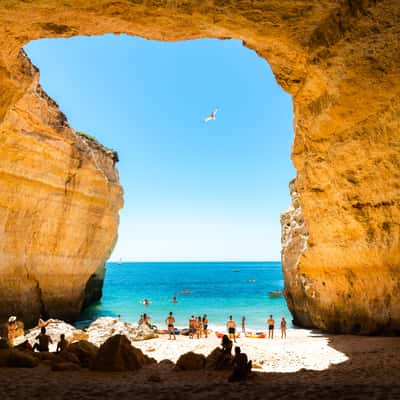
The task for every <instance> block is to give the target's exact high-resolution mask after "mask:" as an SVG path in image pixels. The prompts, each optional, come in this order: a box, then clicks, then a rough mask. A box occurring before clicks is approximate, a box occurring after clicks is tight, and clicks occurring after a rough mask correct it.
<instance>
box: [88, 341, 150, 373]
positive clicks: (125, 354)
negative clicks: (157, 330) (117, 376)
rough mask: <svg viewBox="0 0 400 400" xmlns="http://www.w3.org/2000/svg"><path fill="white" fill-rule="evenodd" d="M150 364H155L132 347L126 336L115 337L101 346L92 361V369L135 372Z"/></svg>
mask: <svg viewBox="0 0 400 400" xmlns="http://www.w3.org/2000/svg"><path fill="white" fill-rule="evenodd" d="M151 363H155V360H154V359H152V358H149V357H147V356H146V355H144V354H143V353H142V351H141V350H139V349H137V348H135V347H133V346H132V345H131V342H130V341H129V339H128V338H127V337H126V336H124V335H115V336H112V337H110V338H109V339H108V340H107V341H106V342H105V343H104V344H102V345H101V347H100V349H99V351H98V353H97V356H96V358H95V359H94V361H93V365H92V369H94V370H96V371H136V370H138V369H140V368H142V367H143V366H144V365H147V364H151Z"/></svg>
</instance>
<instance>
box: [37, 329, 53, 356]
mask: <svg viewBox="0 0 400 400" xmlns="http://www.w3.org/2000/svg"><path fill="white" fill-rule="evenodd" d="M36 340H39V343H35V344H34V345H33V349H32V350H33V351H35V350H37V351H40V352H42V351H47V352H48V351H49V344H50V343H53V341H52V340H51V337H50V336H49V335H46V328H45V327H44V326H42V327H41V328H40V334H39V335H38V336H36Z"/></svg>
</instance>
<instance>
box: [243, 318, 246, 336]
mask: <svg viewBox="0 0 400 400" xmlns="http://www.w3.org/2000/svg"><path fill="white" fill-rule="evenodd" d="M242 333H246V317H245V316H244V315H243V317H242Z"/></svg>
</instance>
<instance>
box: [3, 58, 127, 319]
mask: <svg viewBox="0 0 400 400" xmlns="http://www.w3.org/2000/svg"><path fill="white" fill-rule="evenodd" d="M18 60H19V64H20V68H23V69H24V74H25V80H28V78H29V80H30V82H29V85H28V86H27V87H26V91H25V92H24V93H23V94H22V95H21V96H20V97H19V98H18V101H16V102H15V104H14V105H13V107H12V108H11V109H9V110H8V111H7V113H6V115H4V117H3V119H2V120H1V121H0V144H1V145H0V159H1V162H0V187H1V193H0V232H1V235H0V320H1V319H4V318H6V317H7V316H8V315H10V314H11V315H17V316H18V317H19V318H21V319H23V320H24V321H25V322H27V324H28V325H29V324H30V325H32V324H33V323H35V322H36V321H37V319H38V317H39V315H42V317H43V318H46V317H47V316H52V317H58V318H63V319H67V320H72V319H74V318H75V317H76V316H77V315H78V314H79V313H80V311H81V309H82V306H83V303H84V300H85V298H86V304H87V303H89V301H93V300H94V299H98V297H99V289H98V288H99V286H100V285H99V284H98V283H97V284H96V285H93V284H92V283H93V276H98V272H97V271H101V268H103V266H104V262H105V260H106V259H107V257H108V255H109V253H110V249H111V248H112V246H113V244H114V242H115V240H116V235H117V227H118V210H119V209H120V208H121V206H122V190H121V187H120V185H119V182H118V173H117V171H116V169H115V167H114V162H113V159H112V152H110V151H109V150H108V149H105V148H103V147H102V146H100V145H98V144H97V143H95V142H94V141H92V140H90V139H87V138H85V137H83V136H81V135H78V134H76V133H75V132H74V130H73V129H71V128H70V127H69V126H68V124H67V122H66V119H65V116H64V115H63V114H62V113H61V112H60V111H59V110H58V107H57V105H56V104H55V103H54V102H53V101H52V100H51V99H50V98H49V97H48V96H47V95H46V94H45V93H44V92H43V90H42V89H41V87H40V85H39V83H38V81H39V73H38V71H37V70H36V69H35V68H34V67H33V66H32V65H31V64H30V61H29V60H28V59H27V57H26V56H25V55H24V54H23V53H20V55H19V56H18ZM26 83H27V82H26ZM96 274H97V275H96ZM97 280H98V279H97ZM88 281H90V282H92V283H90V284H89V286H88ZM94 291H97V293H94Z"/></svg>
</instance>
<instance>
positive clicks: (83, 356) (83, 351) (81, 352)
mask: <svg viewBox="0 0 400 400" xmlns="http://www.w3.org/2000/svg"><path fill="white" fill-rule="evenodd" d="M65 351H66V352H68V353H72V354H75V355H76V356H77V357H78V359H79V362H80V364H81V366H82V367H84V368H88V367H90V366H91V365H92V362H93V360H94V359H95V358H96V356H97V352H98V351H99V348H98V347H97V346H95V345H94V344H93V343H90V342H88V341H86V340H80V341H79V342H75V343H72V344H70V345H69V346H68V347H67V348H66V349H65Z"/></svg>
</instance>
